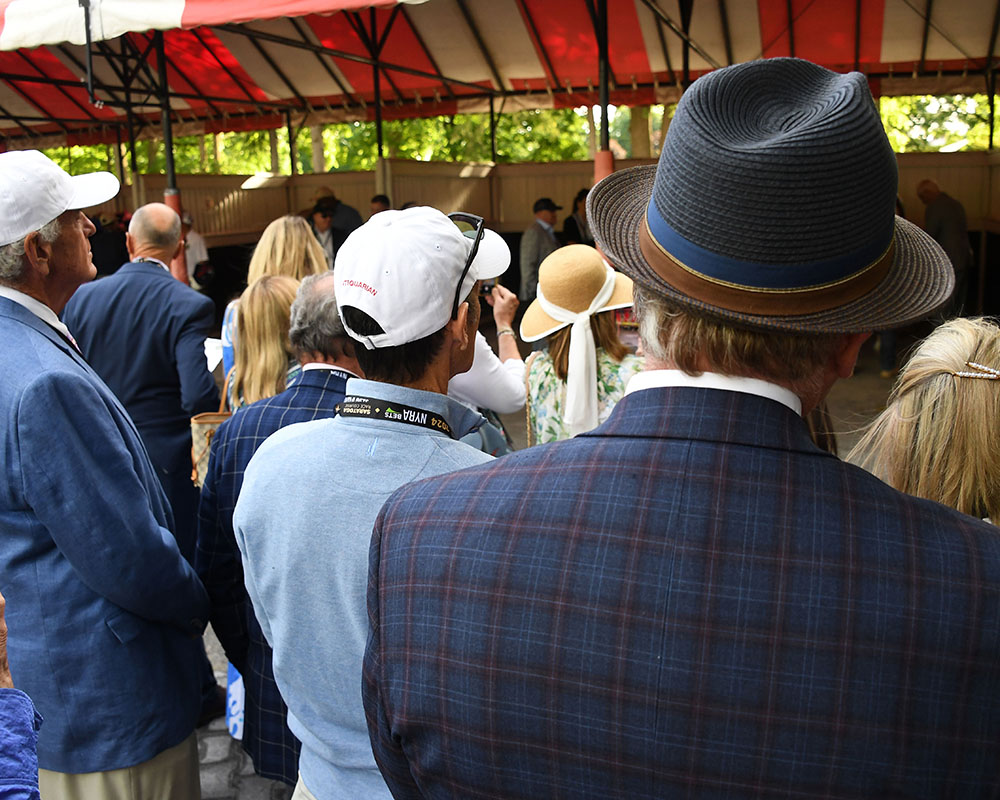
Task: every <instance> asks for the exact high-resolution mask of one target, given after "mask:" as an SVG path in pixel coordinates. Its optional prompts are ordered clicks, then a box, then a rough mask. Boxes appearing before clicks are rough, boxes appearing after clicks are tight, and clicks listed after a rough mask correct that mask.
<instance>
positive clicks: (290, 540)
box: [234, 207, 510, 800]
mask: <svg viewBox="0 0 1000 800" xmlns="http://www.w3.org/2000/svg"><path fill="white" fill-rule="evenodd" d="M462 218H463V220H465V221H471V222H473V223H474V224H475V225H476V230H475V231H474V232H470V233H472V234H473V238H469V237H467V236H465V235H463V234H462V232H461V231H459V229H458V227H456V225H455V224H454V223H453V222H452V221H451V220H449V218H448V217H446V216H445V215H444V214H442V213H441V212H440V211H436V210H435V209H432V208H423V207H420V208H411V209H408V210H406V211H383V212H382V213H380V214H376V215H375V216H373V217H372V218H371V219H370V220H368V222H366V223H365V224H364V225H363V226H361V227H360V228H358V229H357V230H356V231H354V233H352V234H351V235H350V236H349V237H348V238H347V241H346V242H345V243H344V245H343V247H341V249H340V252H339V253H338V254H337V265H336V270H335V275H334V282H335V291H336V295H337V307H338V309H339V311H340V314H341V318H342V320H343V323H344V327H345V328H346V330H347V333H348V334H349V335H350V336H351V337H352V339H354V340H355V342H356V343H357V344H355V351H356V356H357V359H358V363H359V364H360V365H361V368H362V369H363V370H364V373H365V376H366V377H367V380H361V379H357V378H351V379H350V380H348V381H347V386H346V393H347V394H346V397H345V400H344V402H343V403H341V404H340V407H339V409H338V414H337V416H336V417H334V418H333V419H324V420H316V421H314V422H305V423H302V424H300V425H292V426H290V427H288V428H283V429H282V430H280V431H278V432H277V433H275V434H274V435H273V436H271V437H270V438H269V439H268V440H267V441H266V442H264V444H263V445H261V447H260V449H259V450H258V451H257V453H256V454H255V455H254V457H253V459H252V460H251V461H250V465H249V466H248V467H247V470H246V474H245V478H244V482H243V488H242V491H241V492H240V497H239V500H238V502H237V504H236V513H235V516H234V527H235V530H236V541H237V544H238V545H239V548H240V552H241V553H242V556H243V568H244V574H245V580H246V586H247V591H248V593H249V595H250V599H251V601H252V602H253V608H254V611H255V612H256V615H257V619H258V620H259V622H260V626H261V629H262V630H263V632H264V635H265V637H266V638H267V640H268V642H269V643H270V644H271V646H272V647H273V649H274V676H275V679H276V681H277V684H278V688H279V689H280V691H281V696H282V697H283V698H284V699H285V702H286V703H287V704H288V725H289V727H290V728H291V730H292V732H293V733H294V734H295V735H296V736H297V737H298V738H299V740H300V741H301V742H302V753H301V757H300V760H299V782H298V785H297V787H296V791H295V795H293V797H295V798H307V800H308V799H309V798H313V797H316V798H318V799H319V800H325V799H326V798H342V797H359V798H360V797H364V798H379V797H383V798H389V797H390V794H389V790H388V788H387V787H386V786H385V782H384V781H383V780H382V777H381V776H380V775H379V772H378V769H377V767H376V766H375V762H374V760H373V759H372V753H371V744H370V743H369V740H368V732H367V729H366V727H365V720H364V712H363V710H362V707H361V697H360V694H359V692H358V678H359V675H360V671H361V658H362V654H363V653H364V646H365V639H366V637H367V635H368V618H367V615H366V612H365V590H366V586H367V573H368V545H369V540H370V538H371V530H372V524H373V523H374V522H375V517H376V515H377V514H378V510H379V508H380V507H381V506H382V503H383V501H384V500H385V498H386V497H388V496H389V494H390V493H391V492H392V491H394V490H395V489H396V488H398V487H399V486H401V485H403V484H405V483H409V482H410V481H414V480H419V479H421V478H424V477H427V476H429V475H437V474H440V473H442V472H448V471H451V470H455V469H460V468H462V467H466V466H470V465H473V464H480V463H483V462H485V461H489V460H491V458H490V456H487V455H485V454H484V453H482V452H480V451H479V450H476V449H474V448H473V447H471V446H469V445H467V444H464V443H463V442H460V441H459V439H460V438H461V437H463V436H465V435H467V434H469V433H471V432H473V431H475V430H476V429H477V428H478V427H479V426H480V425H482V424H483V423H484V422H485V420H484V419H483V418H482V417H481V416H480V415H479V414H478V413H477V412H475V411H473V410H471V409H469V408H467V407H466V406H464V405H462V404H461V403H459V402H458V401H456V400H452V399H451V398H449V397H447V391H448V381H449V379H450V378H451V377H452V376H453V375H456V374H458V373H461V372H465V371H466V370H468V369H469V367H470V366H471V364H472V359H473V354H474V352H475V341H476V338H475V335H476V329H477V326H478V322H479V299H478V286H479V281H480V280H481V279H488V278H495V277H497V276H498V275H500V274H501V273H502V272H503V271H504V270H505V269H506V268H507V266H508V264H509V262H510V252H509V250H508V249H507V246H506V245H505V244H504V242H503V239H501V238H500V236H498V235H497V234H496V233H494V232H493V231H488V230H485V229H484V228H483V227H482V220H481V219H479V218H472V217H468V216H466V215H463V217H462ZM241 413H244V412H241Z"/></svg>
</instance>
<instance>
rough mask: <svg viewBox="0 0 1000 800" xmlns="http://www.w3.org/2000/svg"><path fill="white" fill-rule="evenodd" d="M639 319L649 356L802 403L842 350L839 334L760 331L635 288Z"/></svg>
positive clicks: (689, 371)
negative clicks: (757, 382)
mask: <svg viewBox="0 0 1000 800" xmlns="http://www.w3.org/2000/svg"><path fill="white" fill-rule="evenodd" d="M634 295H635V315H636V319H637V320H638V321H639V338H640V339H641V340H642V346H643V349H644V350H645V352H646V354H647V355H650V356H653V357H654V358H656V359H657V360H659V361H663V362H666V363H669V364H673V365H674V366H675V367H676V368H677V369H679V370H682V371H684V372H686V373H687V374H688V375H700V374H701V372H702V371H704V370H709V371H711V372H718V373H721V374H723V375H732V376H736V377H747V378H760V379H762V380H768V381H772V382H776V383H780V384H782V385H783V386H786V387H787V388H789V389H790V390H791V391H792V392H793V393H794V394H796V395H798V396H799V397H803V396H807V395H809V396H812V395H816V394H818V393H820V390H821V388H822V382H823V370H822V368H823V366H824V365H825V364H828V363H829V362H830V360H831V359H832V358H833V357H834V355H835V354H836V353H837V352H839V350H840V348H841V347H842V346H843V344H844V339H845V337H844V336H843V335H841V334H806V333H796V332H790V331H757V330H750V329H748V328H739V327H735V326H733V325H731V324H729V323H726V322H722V321H718V320H714V319H710V318H708V317H703V316H699V315H697V314H693V313H691V312H689V311H687V310H686V309H684V308H682V307H680V306H678V305H676V304H674V303H672V302H670V301H669V300H667V299H665V298H664V297H662V296H660V295H656V294H653V293H652V292H649V291H646V290H643V289H642V287H641V286H639V285H638V284H636V286H635V289H634Z"/></svg>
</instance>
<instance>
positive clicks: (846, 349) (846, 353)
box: [834, 333, 871, 378]
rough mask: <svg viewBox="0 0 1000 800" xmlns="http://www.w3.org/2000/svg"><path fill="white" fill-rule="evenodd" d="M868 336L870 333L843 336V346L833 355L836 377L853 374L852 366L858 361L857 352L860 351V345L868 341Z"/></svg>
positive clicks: (848, 376)
mask: <svg viewBox="0 0 1000 800" xmlns="http://www.w3.org/2000/svg"><path fill="white" fill-rule="evenodd" d="M869 336H871V333H851V334H848V335H847V336H845V337H844V344H843V346H842V347H841V348H840V349H839V350H838V351H837V353H836V355H835V356H834V360H835V361H836V367H837V377H838V378H850V377H851V375H853V374H854V367H855V365H856V364H857V363H858V353H860V352H861V345H863V344H864V343H865V342H866V341H868V337H869Z"/></svg>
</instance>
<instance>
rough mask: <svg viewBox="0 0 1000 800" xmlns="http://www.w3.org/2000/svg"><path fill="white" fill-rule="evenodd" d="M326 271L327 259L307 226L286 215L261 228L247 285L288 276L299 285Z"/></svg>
mask: <svg viewBox="0 0 1000 800" xmlns="http://www.w3.org/2000/svg"><path fill="white" fill-rule="evenodd" d="M326 270H327V264H326V256H325V255H323V248H322V247H320V244H319V242H318V241H316V237H315V236H314V235H313V232H312V228H310V227H309V223H308V222H306V221H305V220H304V219H302V217H298V216H294V215H291V214H288V215H286V216H284V217H278V219H276V220H274V222H272V223H271V224H270V225H268V226H267V227H266V228H264V232H263V233H262V234H261V236H260V241H259V242H257V247H255V248H254V251H253V256H252V257H251V258H250V267H249V269H248V270H247V285H250V284H252V283H254V282H255V281H257V280H259V279H260V278H263V277H264V276H265V275H287V276H288V277H290V278H295V280H297V281H300V280H302V279H303V278H304V277H305V276H306V275H318V274H319V273H321V272H326Z"/></svg>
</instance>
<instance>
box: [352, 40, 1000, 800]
mask: <svg viewBox="0 0 1000 800" xmlns="http://www.w3.org/2000/svg"><path fill="white" fill-rule="evenodd" d="M895 193H896V163H895V158H894V156H893V153H892V151H891V149H890V148H889V145H888V142H887V140H886V137H885V133H884V131H883V129H882V124H881V121H880V119H879V115H878V111H877V109H876V107H875V105H874V103H873V102H872V98H871V94H870V92H869V89H868V85H867V81H866V80H865V77H864V76H863V75H861V74H858V73H851V74H849V75H839V74H836V73H832V72H828V71H827V70H825V69H822V68H821V67H817V66H816V65H814V64H810V63H808V62H805V61H800V60H797V59H767V60H764V61H758V62H751V63H749V64H741V65H736V66H733V67H729V68H726V69H721V70H717V71H715V72H712V73H709V74H708V75H706V76H704V77H702V78H700V79H699V80H697V81H695V83H694V84H693V85H692V86H691V87H690V88H689V89H688V90H687V91H686V92H685V93H684V95H683V97H682V98H681V101H680V103H678V106H677V111H676V114H675V116H674V118H673V120H672V122H671V125H670V130H669V131H668V133H667V135H666V139H665V141H664V145H663V151H662V154H661V157H660V162H659V165H658V166H657V167H652V166H650V167H638V168H635V169H631V170H624V171H622V172H618V173H615V174H613V175H611V176H609V177H608V178H606V179H605V180H604V181H602V182H601V183H599V184H598V185H597V186H596V187H595V188H594V189H593V190H592V191H591V193H590V195H589V196H588V201H587V202H588V208H587V211H588V215H587V216H588V219H589V220H590V223H591V225H592V229H593V231H594V233H595V238H596V240H597V244H598V246H599V247H600V248H601V250H602V251H603V252H604V254H605V255H606V257H607V258H608V260H609V261H610V262H611V263H612V264H613V265H616V266H618V267H619V268H621V269H622V270H623V271H624V272H626V273H628V275H629V276H630V277H632V278H633V280H634V282H635V295H636V296H635V307H636V312H637V316H638V318H639V325H640V328H639V330H640V339H641V341H642V346H643V349H644V352H645V356H646V369H647V371H646V372H643V373H640V374H639V375H637V376H636V377H635V378H633V379H632V380H631V381H630V383H629V386H628V390H627V394H626V396H625V397H624V398H623V399H622V400H621V401H620V402H619V403H618V405H617V406H616V407H615V409H614V411H613V412H612V414H611V416H610V418H609V419H608V420H607V422H605V423H604V424H603V425H601V426H599V427H598V428H596V429H595V430H593V431H591V432H589V433H585V434H582V435H580V436H577V437H575V438H573V439H569V440H567V441H563V442H557V443H555V444H551V445H547V446H543V447H536V448H531V449H529V450H526V451H522V452H520V453H515V454H513V455H510V456H505V457H504V458H503V459H502V462H498V463H497V464H495V465H486V466H483V467H478V468H475V469H471V470H464V471H462V472H459V473H454V474H451V475H447V476H441V477H437V478H432V479H430V480H427V481H422V482H421V483H419V484H416V485H412V486H408V487H404V488H403V489H401V490H400V491H399V492H397V493H396V494H395V495H393V497H391V498H390V499H389V500H388V502H387V503H386V505H385V507H384V508H383V510H382V512H381V513H380V515H379V519H378V521H377V523H376V526H375V530H374V532H373V535H372V548H371V573H370V580H369V591H368V604H369V605H368V610H369V618H370V622H371V628H372V630H371V636H370V638H369V643H368V647H367V650H366V654H365V665H364V683H363V689H362V691H363V698H364V705H365V712H366V714H367V718H368V724H369V730H370V732H371V736H372V746H373V749H374V752H375V758H376V761H377V762H378V764H379V766H380V768H381V770H382V773H383V775H384V776H385V778H386V781H387V782H388V784H389V785H390V787H391V789H392V790H393V794H394V795H395V797H397V798H402V797H477V798H505V800H511V799H512V798H529V797H532V798H534V797H574V798H608V797H629V798H665V797H680V796H685V797H709V796H711V797H726V798H730V799H731V800H736V799H737V798H747V799H749V798H761V797H768V798H770V797H816V798H848V797H908V798H918V797H919V798H937V797H946V796H955V797H959V796H961V797H972V796H977V797H985V796H991V795H992V794H996V793H997V792H998V791H1000V770H998V765H1000V691H998V689H1000V638H998V635H997V632H998V631H1000V537H998V536H997V534H996V530H995V529H994V528H991V527H990V526H989V525H986V524H984V523H982V522H980V521H978V520H974V519H972V518H970V517H965V516H963V515H961V514H959V513H957V512H955V511H953V510H951V509H947V508H945V507H943V506H940V505H938V504H936V503H932V502H928V501H925V500H919V499H916V498H913V497H909V496H906V495H903V494H901V493H899V492H897V491H895V490H893V489H891V488H889V487H888V486H886V485H885V484H884V483H882V482H881V481H879V480H878V479H877V478H875V477H873V476H872V475H869V474H868V473H865V472H863V471H862V470H860V469H858V468H856V467H854V466H851V465H849V464H845V463H844V462H841V461H839V460H838V459H837V458H836V457H835V456H832V455H830V454H828V453H826V452H823V451H821V450H819V449H818V448H817V447H816V446H815V445H813V443H812V442H811V441H810V439H809V436H808V431H807V428H806V426H805V424H804V423H803V420H802V417H801V415H802V414H803V413H806V412H808V411H809V410H810V409H811V408H813V407H814V406H815V405H816V404H817V403H819V401H820V400H822V399H823V397H824V396H825V395H826V394H827V392H828V391H829V389H830V387H831V386H832V385H833V384H834V383H835V382H836V381H837V379H838V378H846V377H848V376H849V375H850V374H851V370H852V369H853V367H854V363H855V360H856V358H857V353H858V349H859V348H860V347H861V344H862V343H863V342H864V340H865V339H866V338H867V336H868V335H869V332H870V331H871V330H879V329H884V328H893V327H897V326H901V325H905V324H908V323H910V322H912V321H914V320H917V319H920V318H922V317H924V316H926V315H928V314H931V313H933V312H934V311H935V309H937V308H938V307H939V306H941V305H942V304H943V303H945V302H946V301H947V299H948V296H949V294H950V292H951V289H952V286H953V281H952V276H951V267H950V265H949V264H948V260H947V257H946V256H945V255H944V253H943V252H942V251H941V249H940V248H939V247H938V246H937V245H936V244H935V243H934V242H933V240H931V239H930V237H928V236H927V235H926V234H925V233H923V232H922V231H921V230H920V229H919V228H917V227H915V226H913V225H911V224H909V223H908V222H906V221H905V220H902V219H898V218H896V217H895V216H894V213H893V212H894V198H895ZM991 366H1000V365H991ZM943 377H944V378H945V379H947V376H943ZM955 380H959V378H955Z"/></svg>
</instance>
